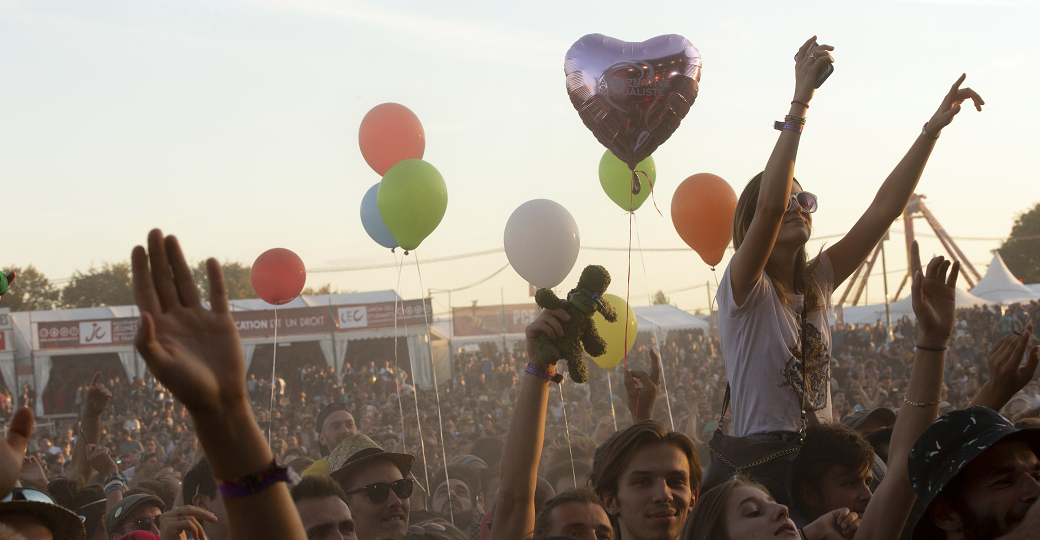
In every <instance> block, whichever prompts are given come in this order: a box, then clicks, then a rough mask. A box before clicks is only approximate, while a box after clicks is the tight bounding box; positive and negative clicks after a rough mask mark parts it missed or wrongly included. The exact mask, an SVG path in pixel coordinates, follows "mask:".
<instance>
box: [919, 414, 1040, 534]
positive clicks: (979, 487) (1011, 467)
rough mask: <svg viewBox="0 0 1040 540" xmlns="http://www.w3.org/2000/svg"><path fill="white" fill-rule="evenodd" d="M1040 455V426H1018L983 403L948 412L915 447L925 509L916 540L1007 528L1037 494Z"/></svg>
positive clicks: (1012, 526) (1017, 520)
mask: <svg viewBox="0 0 1040 540" xmlns="http://www.w3.org/2000/svg"><path fill="white" fill-rule="evenodd" d="M1038 455H1040V428H1030V429H1015V427H1014V426H1013V425H1012V424H1011V422H1010V421H1008V420H1007V419H1006V418H1004V417H1002V416H1000V415H999V414H997V413H996V412H994V411H993V410H991V409H987V408H985V407H971V408H969V409H965V410H962V411H952V412H950V413H948V414H946V415H943V416H942V417H940V418H939V419H938V420H936V422H935V423H934V424H932V425H931V426H929V428H928V429H927V430H925V432H924V433H923V434H921V437H920V438H919V439H917V443H916V444H914V448H913V450H911V452H910V457H909V469H910V471H909V472H910V483H911V484H912V485H913V487H914V491H916V492H917V497H918V500H919V501H920V502H921V505H922V506H923V507H924V508H925V510H924V515H922V516H921V518H920V519H919V520H918V521H917V525H916V526H915V527H914V532H913V538H914V539H915V540H916V539H924V538H940V539H941V538H946V539H948V540H954V539H956V540H960V539H964V540H972V539H976V538H997V537H999V536H1002V535H1005V534H1008V533H1010V532H1011V531H1013V530H1014V529H1015V528H1016V527H1018V525H1019V524H1020V523H1021V522H1022V520H1023V519H1024V518H1025V516H1026V513H1027V512H1028V511H1029V508H1030V507H1031V506H1032V505H1033V504H1034V503H1036V501H1037V498H1040V460H1038V459H1037V456H1038ZM1027 532H1028V531H1027ZM1035 532H1036V531H1035V530H1034V531H1032V533H1035Z"/></svg>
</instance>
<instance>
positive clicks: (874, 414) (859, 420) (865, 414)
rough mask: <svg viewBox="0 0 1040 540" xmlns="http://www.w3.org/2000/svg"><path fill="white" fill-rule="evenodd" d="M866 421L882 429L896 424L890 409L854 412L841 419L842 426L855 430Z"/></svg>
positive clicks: (882, 408)
mask: <svg viewBox="0 0 1040 540" xmlns="http://www.w3.org/2000/svg"><path fill="white" fill-rule="evenodd" d="M868 421H874V422H877V423H879V424H881V426H882V427H883V428H886V427H892V426H894V425H895V423H896V413H895V412H893V411H892V409H886V408H884V407H879V408H877V409H873V410H863V411H856V412H854V413H852V414H849V415H847V416H845V418H842V419H841V423H842V424H843V425H846V426H848V427H850V428H852V429H856V428H858V427H859V426H862V425H863V424H865V423H867V422H868Z"/></svg>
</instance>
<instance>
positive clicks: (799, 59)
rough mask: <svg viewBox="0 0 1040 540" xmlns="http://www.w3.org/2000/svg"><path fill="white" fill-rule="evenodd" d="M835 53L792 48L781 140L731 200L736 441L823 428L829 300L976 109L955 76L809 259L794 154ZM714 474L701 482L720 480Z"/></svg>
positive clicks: (805, 203)
mask: <svg viewBox="0 0 1040 540" xmlns="http://www.w3.org/2000/svg"><path fill="white" fill-rule="evenodd" d="M832 50H834V48H833V47H831V46H828V45H818V44H816V37H815V36H814V37H812V38H810V39H809V40H808V41H806V42H805V43H804V44H803V45H802V46H801V47H800V48H799V50H798V53H797V54H796V55H795V91H794V99H793V100H792V101H791V108H790V110H789V112H788V116H787V117H786V119H785V121H783V122H777V123H776V125H775V127H776V129H778V130H780V134H779V139H778V141H777V143H776V146H775V147H774V148H773V152H772V154H771V155H770V156H769V161H768V162H767V163H766V168H765V170H764V171H763V172H762V173H759V174H758V175H757V176H755V177H754V178H753V179H751V181H750V182H748V184H747V187H745V188H744V192H743V193H742V194H741V196H740V200H739V202H738V203H737V209H736V215H735V217H734V223H733V245H734V247H735V248H736V253H735V254H734V255H733V258H732V260H731V261H730V263H729V266H728V267H727V268H726V271H725V273H724V274H723V278H722V280H721V282H720V284H719V290H718V293H717V298H718V302H719V334H720V338H721V344H722V352H723V355H724V357H725V360H726V374H727V377H728V379H729V383H730V386H731V390H732V392H731V405H730V407H731V411H732V418H733V420H732V421H733V424H732V427H733V435H735V436H738V437H748V438H751V439H754V440H758V441H784V442H787V443H795V441H797V438H798V436H797V432H798V430H799V429H800V428H802V427H803V426H804V425H805V422H808V423H810V424H811V423H812V422H814V421H817V418H818V419H819V420H824V421H830V419H831V400H830V390H829V386H830V385H829V381H830V361H831V357H830V356H831V351H830V347H831V336H830V327H829V325H828V317H829V316H830V312H831V304H830V295H831V292H832V291H833V290H834V288H835V287H837V286H838V285H840V284H841V283H842V282H844V281H845V280H846V279H847V278H848V277H849V276H850V275H851V274H852V272H853V271H855V269H856V268H857V267H858V266H859V265H860V263H862V262H863V261H864V260H865V259H866V257H867V255H868V254H869V253H870V252H871V251H872V250H873V249H874V247H875V246H876V245H877V243H878V242H879V241H880V240H881V237H882V236H883V235H884V234H885V232H886V231H887V230H888V228H889V226H890V225H891V224H892V222H893V221H895V219H896V218H897V217H899V216H900V214H902V212H903V209H904V208H905V207H906V204H907V203H908V202H909V200H910V197H911V195H912V194H913V192H914V189H915V187H916V186H917V182H918V180H919V179H920V178H921V173H922V171H923V170H924V167H925V164H926V163H927V161H928V156H929V155H930V154H931V152H932V148H933V147H934V146H935V144H936V141H937V139H938V138H939V133H940V132H941V131H942V129H943V128H944V127H946V126H947V125H949V124H950V122H951V121H952V120H953V117H954V116H955V115H956V114H957V113H958V112H960V109H961V103H962V102H963V101H965V100H967V99H971V100H972V101H973V102H974V104H975V107H976V108H977V109H978V110H982V105H983V101H982V99H981V98H980V97H979V95H978V94H976V93H975V92H974V91H972V90H971V89H969V88H960V85H961V83H962V82H963V81H964V78H965V76H964V75H961V77H960V78H959V79H957V82H955V83H954V84H953V87H952V88H951V89H950V91H949V93H947V94H946V96H945V97H944V99H943V101H942V104H941V105H940V106H939V109H938V110H937V111H936V112H935V113H934V114H933V115H932V116H931V118H929V119H928V122H927V123H925V124H924V127H923V129H922V130H921V131H920V133H918V134H917V136H916V139H915V140H914V142H913V145H912V146H911V147H910V150H909V151H908V152H907V153H906V155H905V156H904V157H903V159H902V160H901V161H900V162H899V164H897V165H896V167H895V169H894V170H893V171H892V173H891V174H889V176H888V178H887V179H885V181H884V183H882V185H881V188H880V189H879V190H878V192H877V195H876V196H875V197H874V200H873V201H872V202H871V203H870V206H869V207H868V208H867V210H866V212H864V214H863V215H862V217H860V218H859V221H857V222H856V224H855V225H853V227H852V229H851V230H850V231H849V232H848V234H847V235H846V236H845V237H844V238H842V239H841V240H839V241H837V242H835V243H834V244H833V245H831V246H830V247H829V248H827V249H826V250H824V251H822V252H821V253H820V254H819V255H818V256H817V257H815V258H814V259H812V260H810V259H809V254H808V252H807V250H806V247H805V245H806V242H807V241H808V240H809V237H810V234H811V232H812V214H813V212H815V211H816V209H817V206H818V201H817V198H816V196H815V195H813V194H812V193H809V192H807V191H805V188H804V187H803V186H802V185H801V184H800V183H799V182H797V181H796V180H795V179H794V167H795V157H796V155H797V153H798V144H799V142H800V138H801V131H802V128H803V126H804V125H805V115H806V112H807V111H808V108H809V102H810V101H811V100H812V97H813V94H814V92H815V87H816V85H817V73H818V72H819V71H820V70H822V69H825V68H827V67H828V65H829V64H830V63H831V62H833V58H832V57H831V55H830V51H832ZM877 129H882V128H881V127H878V128H877ZM907 135H909V134H907ZM908 138H909V137H908ZM803 351H804V355H803ZM803 364H804V369H803ZM803 373H804V376H803ZM803 410H804V411H805V414H804V416H803V414H802V411H803ZM803 417H804V421H803ZM734 457H738V458H739V456H734ZM711 472H712V471H710V470H709V471H708V473H707V474H706V482H707V481H709V480H711V481H714V480H715V478H713V477H712V475H711ZM780 483H781V485H782V484H783V482H780ZM709 487H711V486H709V485H706V486H705V489H707V488H709ZM774 495H777V499H778V500H780V499H781V496H780V494H776V493H774Z"/></svg>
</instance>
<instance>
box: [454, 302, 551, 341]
mask: <svg viewBox="0 0 1040 540" xmlns="http://www.w3.org/2000/svg"><path fill="white" fill-rule="evenodd" d="M539 309H540V308H539V307H538V304H507V305H504V306H472V307H457V308H453V309H452V310H451V312H452V313H451V315H452V316H451V319H452V328H453V330H454V335H456V336H460V337H461V336H489V335H495V334H522V333H524V330H525V329H526V328H527V325H529V324H531V323H532V322H534V320H535V318H537V317H538V312H539Z"/></svg>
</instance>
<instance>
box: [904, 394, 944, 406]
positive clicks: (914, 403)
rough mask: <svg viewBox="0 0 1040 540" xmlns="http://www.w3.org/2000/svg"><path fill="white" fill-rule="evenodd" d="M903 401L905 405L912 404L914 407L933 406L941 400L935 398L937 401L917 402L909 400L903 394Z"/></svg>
mask: <svg viewBox="0 0 1040 540" xmlns="http://www.w3.org/2000/svg"><path fill="white" fill-rule="evenodd" d="M903 402H904V403H906V404H907V405H913V406H914V407H934V406H936V405H938V404H940V403H942V400H941V399H940V400H937V401H930V402H928V403H918V402H916V401H910V400H909V399H906V396H903Z"/></svg>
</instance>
